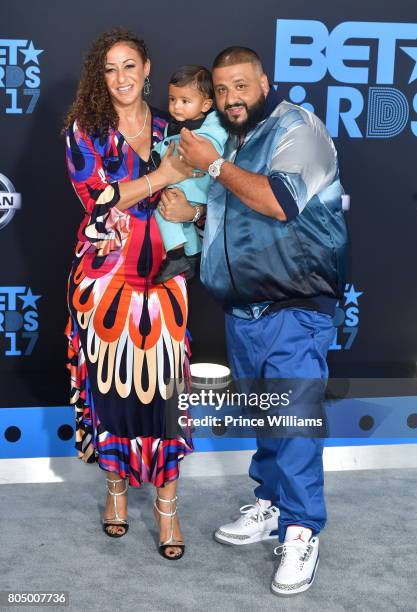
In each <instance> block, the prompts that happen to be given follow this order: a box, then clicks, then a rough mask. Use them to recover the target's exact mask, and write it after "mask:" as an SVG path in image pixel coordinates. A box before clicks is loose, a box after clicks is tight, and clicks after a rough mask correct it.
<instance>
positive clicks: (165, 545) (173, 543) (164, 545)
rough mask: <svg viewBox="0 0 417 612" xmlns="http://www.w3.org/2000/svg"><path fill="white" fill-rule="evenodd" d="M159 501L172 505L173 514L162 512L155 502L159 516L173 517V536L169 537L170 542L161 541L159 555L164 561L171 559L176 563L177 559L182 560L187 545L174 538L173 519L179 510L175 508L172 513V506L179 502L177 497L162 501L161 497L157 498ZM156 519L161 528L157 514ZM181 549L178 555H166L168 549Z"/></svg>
mask: <svg viewBox="0 0 417 612" xmlns="http://www.w3.org/2000/svg"><path fill="white" fill-rule="evenodd" d="M157 500H158V501H159V502H164V503H166V504H170V510H171V512H162V510H160V509H159V508H158V506H157V503H156V501H154V504H153V506H154V509H155V510H156V511H157V513H158V514H160V515H162V516H169V517H171V535H170V536H169V538H168V540H165V541H164V542H161V541H159V548H158V550H159V554H160V555H162V556H163V557H164V559H169V560H170V561H176V560H177V559H181V557H182V556H183V554H184V551H185V544H184V542H183V541H182V540H176V539H175V538H174V522H173V518H174V516H175V515H176V514H177V508H175V510H174V512H172V504H173V503H174V502H175V501H177V496H175V497H174V498H173V499H162V498H161V497H157ZM155 519H156V522H157V525H158V527H159V517H158V515H157V514H155ZM173 547H175V548H180V549H181V552H179V553H178V554H176V555H168V554H167V553H166V550H167V548H173Z"/></svg>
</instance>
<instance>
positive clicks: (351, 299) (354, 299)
mask: <svg viewBox="0 0 417 612" xmlns="http://www.w3.org/2000/svg"><path fill="white" fill-rule="evenodd" d="M348 287H349V285H346V287H345V289H346V291H345V298H346V300H345V306H347V305H348V304H356V306H359V304H358V297H360V296H361V295H362V294H363V291H355V287H354V285H350V289H349V291H347V288H348Z"/></svg>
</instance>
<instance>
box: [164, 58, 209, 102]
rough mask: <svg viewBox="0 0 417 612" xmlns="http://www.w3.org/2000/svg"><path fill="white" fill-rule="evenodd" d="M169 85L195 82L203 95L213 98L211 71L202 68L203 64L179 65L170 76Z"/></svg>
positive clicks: (180, 85) (183, 84)
mask: <svg viewBox="0 0 417 612" xmlns="http://www.w3.org/2000/svg"><path fill="white" fill-rule="evenodd" d="M169 84H170V85H176V86H177V87H184V86H185V85H191V84H195V86H196V87H197V89H198V90H199V91H201V93H202V94H203V95H204V96H207V98H210V99H211V100H213V99H214V89H213V81H212V79H211V72H210V70H207V68H204V66H181V68H178V70H177V71H176V72H174V74H173V75H172V76H171V78H170V80H169Z"/></svg>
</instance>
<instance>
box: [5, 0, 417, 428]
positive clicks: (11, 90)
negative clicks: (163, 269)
mask: <svg viewBox="0 0 417 612" xmlns="http://www.w3.org/2000/svg"><path fill="white" fill-rule="evenodd" d="M1 15H2V17H1V26H0V126H1V129H0V139H1V147H0V262H1V263H0V381H1V382H0V407H2V408H18V407H22V408H23V407H35V406H42V407H54V406H56V407H58V406H66V405H67V404H68V395H69V394H68V391H69V384H68V383H69V381H68V374H67V371H66V369H65V367H64V363H65V355H66V343H65V337H64V327H65V324H66V318H67V310H66V309H67V306H66V280H67V276H68V273H69V269H70V265H71V260H72V254H73V249H74V245H75V240H76V239H75V236H76V229H77V226H78V224H79V222H80V219H81V215H82V209H81V205H80V203H79V201H78V199H77V198H76V196H75V195H74V193H73V191H72V188H71V186H70V183H69V180H68V178H67V174H66V168H65V159H64V141H63V138H62V137H61V136H60V130H61V128H62V120H63V116H64V114H65V112H66V110H67V108H68V106H69V104H70V103H71V101H72V99H73V96H74V94H75V89H76V85H77V81H78V78H79V75H80V70H81V66H82V61H83V57H84V55H85V52H86V50H87V48H88V46H89V45H90V43H91V42H92V40H93V39H94V38H95V37H96V36H97V35H98V34H99V33H100V32H102V31H104V30H107V29H109V28H111V27H113V26H116V25H123V26H127V27H129V28H131V29H133V30H134V31H136V32H137V33H138V34H139V35H140V36H142V37H143V38H144V39H145V40H146V42H147V44H148V46H149V49H150V55H151V59H152V72H151V82H152V90H153V93H152V99H151V103H152V104H154V105H155V106H157V107H160V108H164V109H165V108H166V105H167V82H168V79H169V76H170V74H171V73H172V72H173V71H174V70H175V69H176V68H178V67H179V66H180V65H182V64H189V63H193V64H203V65H206V66H207V67H210V66H211V63H212V60H213V58H214V57H215V55H216V54H217V53H218V52H219V51H220V50H221V49H223V48H224V47H226V46H229V45H232V44H242V45H246V46H249V47H252V48H253V49H255V50H256V51H257V52H258V53H259V55H260V56H261V58H262V60H263V62H264V67H265V70H266V72H267V74H268V75H269V78H270V81H271V83H273V85H274V86H275V87H277V89H278V92H280V93H281V94H282V96H283V97H284V98H286V99H288V100H290V101H292V102H294V103H297V104H300V105H302V106H305V107H306V108H308V109H311V110H313V111H314V112H315V113H316V114H317V115H318V116H319V117H320V118H321V119H322V120H323V121H324V122H325V123H326V125H327V127H328V129H329V131H330V133H331V135H332V137H333V138H334V141H335V144H336V147H337V150H338V153H339V159H340V168H341V176H342V182H343V184H344V187H345V190H346V192H347V193H348V194H349V196H350V204H351V206H350V210H349V211H347V212H346V218H347V222H348V226H349V232H350V239H351V253H350V265H349V277H348V282H347V284H346V288H345V294H344V299H343V300H341V301H340V303H339V306H338V309H337V313H336V317H335V323H336V325H337V330H336V334H335V338H334V341H333V345H332V347H331V353H330V367H331V372H332V374H333V375H334V376H343V377H349V376H356V377H357V376H367V377H369V376H373V377H389V376H397V377H409V376H414V375H415V371H416V361H417V325H416V324H415V318H416V314H415V313H416V303H417V299H416V298H417V282H416V280H417V279H416V244H417V241H416V239H415V236H416V233H417V220H416V218H417V195H416V192H417V173H416V144H417V7H416V4H415V0H402V2H394V1H393V0H388V1H387V2H385V3H384V5H382V4H381V3H380V2H377V1H376V0H369V1H368V2H366V3H364V2H359V1H354V2H351V3H348V4H346V3H335V2H330V1H328V0H317V1H316V2H315V3H314V6H313V5H308V4H306V3H305V2H304V1H303V0H293V2H291V3H290V5H282V4H281V5H280V3H277V2H276V1H275V0H261V1H260V2H257V3H253V2H252V1H247V0H240V1H239V2H237V1H234V0H230V1H229V2H221V1H219V0H211V1H210V2H209V3H207V2H196V3H189V2H186V0H176V2H168V0H161V1H160V2H158V3H154V2H151V1H144V0H142V1H141V2H136V1H135V0H126V1H125V2H123V3H119V4H115V3H114V2H111V1H110V0H100V2H97V1H95V0H92V1H91V2H84V1H83V2H81V0H73V1H72V2H63V1H62V0H57V1H56V2H54V3H50V2H48V3H45V2H41V1H40V0H38V1H35V0H32V1H29V0H27V1H23V0H14V2H13V3H10V2H5V0H1ZM189 329H190V332H191V335H192V338H193V359H194V360H195V361H214V362H218V363H225V362H226V354H225V346H224V333H223V314H222V311H221V308H220V307H219V306H218V305H217V304H215V303H214V302H213V300H212V299H211V298H210V296H208V294H207V293H206V291H205V290H204V288H203V287H202V286H201V285H200V284H199V282H198V281H194V282H193V283H192V284H191V286H190V319H189ZM61 433H62V431H61ZM10 435H11V437H13V435H12V434H10ZM71 435H72V432H71V431H70V430H69V429H66V430H65V432H64V433H62V437H63V439H64V438H65V436H67V438H68V436H71Z"/></svg>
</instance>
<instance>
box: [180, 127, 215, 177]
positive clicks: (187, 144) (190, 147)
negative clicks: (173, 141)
mask: <svg viewBox="0 0 417 612" xmlns="http://www.w3.org/2000/svg"><path fill="white" fill-rule="evenodd" d="M178 153H179V155H180V156H182V158H183V159H184V161H185V162H186V163H187V164H189V165H190V166H192V167H193V168H199V170H205V171H206V170H207V168H208V167H209V165H210V164H211V163H212V162H214V160H216V159H218V158H219V157H220V155H219V154H218V152H217V151H216V149H215V148H214V146H213V145H212V144H211V142H209V141H208V140H207V139H206V138H203V137H202V136H198V135H197V134H195V132H192V131H190V130H187V128H182V130H181V140H180V144H179V146H178Z"/></svg>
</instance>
